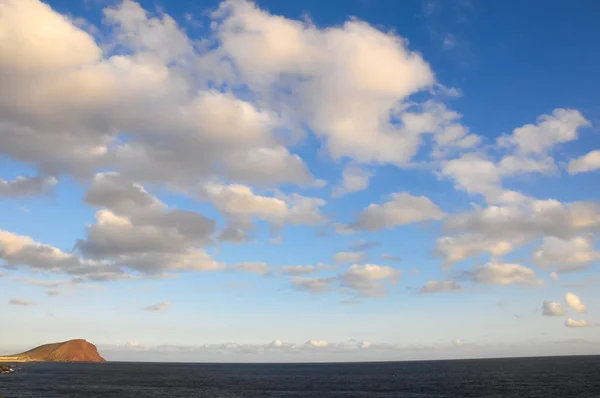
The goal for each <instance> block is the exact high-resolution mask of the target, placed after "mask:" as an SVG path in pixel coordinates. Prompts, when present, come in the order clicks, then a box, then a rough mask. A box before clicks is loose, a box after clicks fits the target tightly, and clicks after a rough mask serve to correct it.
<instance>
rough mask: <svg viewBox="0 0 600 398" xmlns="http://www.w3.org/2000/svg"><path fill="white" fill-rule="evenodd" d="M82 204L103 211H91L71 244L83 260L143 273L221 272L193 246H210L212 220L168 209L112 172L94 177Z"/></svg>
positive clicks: (221, 265)
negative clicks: (84, 234)
mask: <svg viewBox="0 0 600 398" xmlns="http://www.w3.org/2000/svg"><path fill="white" fill-rule="evenodd" d="M84 201H85V202H86V203H88V204H89V205H92V206H97V207H105V208H104V209H101V210H98V211H97V212H96V223H94V224H92V225H90V226H88V228H87V238H86V239H80V240H78V241H77V243H76V248H77V250H78V251H79V252H80V253H82V255H83V256H85V257H88V258H93V259H97V260H110V261H111V262H112V263H113V264H115V265H116V266H119V267H126V268H131V269H134V270H137V271H139V272H143V273H160V272H163V271H165V270H179V271H204V270H206V271H214V270H220V269H223V268H224V267H225V265H224V264H222V263H220V262H217V261H215V260H213V259H212V258H211V256H210V255H208V254H207V253H206V252H205V251H204V250H203V249H202V248H200V247H199V246H202V245H205V244H207V243H209V242H210V241H211V236H212V234H213V232H214V231H215V221H213V220H210V219H208V218H206V217H204V216H202V215H201V214H199V213H196V212H194V211H189V210H179V209H170V208H168V206H167V205H165V204H164V203H162V202H161V201H160V200H159V199H158V198H156V197H155V196H153V195H151V194H150V193H148V192H147V191H146V190H145V189H144V188H143V187H142V186H141V185H139V184H135V183H132V182H130V181H129V180H127V179H126V178H124V177H122V176H121V175H120V174H118V173H115V172H111V173H99V174H97V175H96V176H95V177H94V180H93V182H92V185H91V187H90V189H89V191H88V192H87V193H86V195H85V197H84Z"/></svg>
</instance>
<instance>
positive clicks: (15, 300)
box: [8, 298, 37, 307]
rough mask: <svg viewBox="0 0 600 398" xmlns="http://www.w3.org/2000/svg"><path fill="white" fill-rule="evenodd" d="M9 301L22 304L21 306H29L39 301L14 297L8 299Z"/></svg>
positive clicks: (13, 303)
mask: <svg viewBox="0 0 600 398" xmlns="http://www.w3.org/2000/svg"><path fill="white" fill-rule="evenodd" d="M8 303H9V304H12V305H20V306H23V307H29V306H31V305H37V303H36V302H35V301H30V300H26V299H22V298H13V299H10V300H9V301H8Z"/></svg>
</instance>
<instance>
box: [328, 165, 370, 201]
mask: <svg viewBox="0 0 600 398" xmlns="http://www.w3.org/2000/svg"><path fill="white" fill-rule="evenodd" d="M371 176H372V174H371V173H370V172H368V171H366V170H364V169H362V168H360V167H359V166H357V165H356V164H353V163H350V164H348V165H347V166H346V167H345V168H344V170H343V172H342V181H341V182H340V184H339V185H338V186H337V187H335V188H334V190H333V192H332V194H331V196H333V197H340V196H342V195H346V194H348V193H351V192H358V191H363V190H365V189H367V188H368V187H369V178H370V177H371Z"/></svg>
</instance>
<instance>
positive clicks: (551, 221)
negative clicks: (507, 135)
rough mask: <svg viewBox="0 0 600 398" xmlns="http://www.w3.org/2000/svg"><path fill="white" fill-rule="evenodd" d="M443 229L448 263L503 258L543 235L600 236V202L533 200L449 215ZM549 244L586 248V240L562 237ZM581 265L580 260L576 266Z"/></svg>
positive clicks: (442, 251) (440, 249)
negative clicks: (486, 256) (485, 255)
mask: <svg viewBox="0 0 600 398" xmlns="http://www.w3.org/2000/svg"><path fill="white" fill-rule="evenodd" d="M443 230H444V232H445V233H446V234H448V235H446V236H443V237H441V238H439V239H438V240H437V243H436V251H437V253H438V254H439V255H440V256H442V257H443V258H444V259H445V263H446V264H453V263H455V262H457V261H461V260H463V259H466V258H469V257H474V256H477V255H480V254H483V253H489V254H492V255H493V256H494V257H500V256H503V255H505V254H507V253H510V252H512V251H513V250H515V249H516V248H518V247H520V246H523V245H525V244H526V243H529V242H533V241H534V240H535V239H537V238H538V237H540V236H542V237H556V238H560V239H562V240H571V239H573V238H577V237H579V236H580V235H581V234H584V233H593V232H597V231H599V230H600V207H599V206H598V204H597V203H595V202H571V203H561V202H559V201H556V200H551V199H548V200H528V201H526V202H524V203H519V204H507V205H498V206H497V205H494V206H489V207H486V208H483V209H480V208H478V209H475V210H474V211H472V212H467V213H462V214H457V215H454V216H451V217H448V218H447V219H446V220H445V222H444V226H443ZM548 242H549V244H548V246H547V248H548V249H549V248H551V247H558V246H560V247H561V248H564V247H572V246H575V247H576V248H579V249H580V248H581V247H582V246H583V241H581V240H577V239H576V240H573V241H571V242H567V243H568V244H563V245H559V243H560V241H559V240H556V239H550V240H548ZM564 252H569V250H563V249H561V250H557V251H556V252H553V255H552V256H550V258H554V257H555V254H556V253H564ZM547 253H548V252H547ZM575 258H577V257H575ZM575 258H573V259H571V260H574V259H575ZM540 259H545V260H546V261H543V263H544V264H547V263H550V264H549V265H552V266H555V264H552V261H549V258H548V256H547V255H545V256H542V255H540ZM580 264H581V263H579V264H577V261H575V264H571V266H572V265H580ZM558 268H559V267H557V271H558V270H559V269H558Z"/></svg>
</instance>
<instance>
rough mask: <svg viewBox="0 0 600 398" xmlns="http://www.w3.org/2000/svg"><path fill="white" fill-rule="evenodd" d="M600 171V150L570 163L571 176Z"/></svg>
mask: <svg viewBox="0 0 600 398" xmlns="http://www.w3.org/2000/svg"><path fill="white" fill-rule="evenodd" d="M598 169H600V150H598V149H597V150H594V151H591V152H589V153H587V154H585V155H583V156H581V157H579V158H577V159H573V160H571V161H570V162H569V166H568V170H569V173H570V174H577V173H585V172H588V171H594V170H598Z"/></svg>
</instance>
